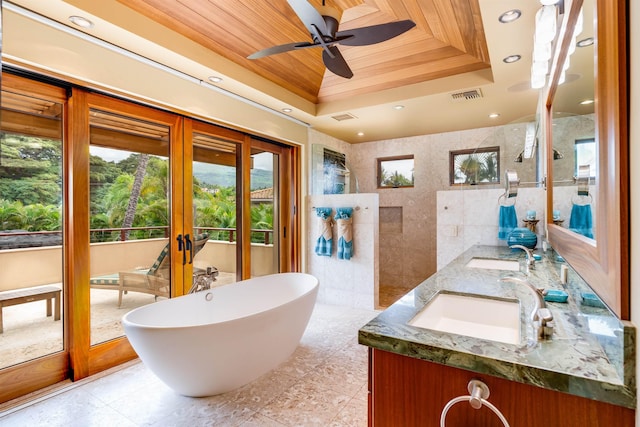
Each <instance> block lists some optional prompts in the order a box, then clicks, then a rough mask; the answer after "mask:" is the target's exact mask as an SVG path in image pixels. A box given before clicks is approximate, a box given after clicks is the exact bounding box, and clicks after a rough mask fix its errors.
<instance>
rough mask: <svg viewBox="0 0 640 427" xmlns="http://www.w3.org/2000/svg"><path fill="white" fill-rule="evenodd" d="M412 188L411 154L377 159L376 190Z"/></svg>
mask: <svg viewBox="0 0 640 427" xmlns="http://www.w3.org/2000/svg"><path fill="white" fill-rule="evenodd" d="M399 187H413V154H411V155H407V156H397V157H384V158H380V159H378V188H399Z"/></svg>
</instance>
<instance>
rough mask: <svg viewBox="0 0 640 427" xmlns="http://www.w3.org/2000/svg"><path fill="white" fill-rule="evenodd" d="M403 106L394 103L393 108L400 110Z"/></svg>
mask: <svg viewBox="0 0 640 427" xmlns="http://www.w3.org/2000/svg"><path fill="white" fill-rule="evenodd" d="M403 108H404V105H394V106H393V109H394V110H402V109H403Z"/></svg>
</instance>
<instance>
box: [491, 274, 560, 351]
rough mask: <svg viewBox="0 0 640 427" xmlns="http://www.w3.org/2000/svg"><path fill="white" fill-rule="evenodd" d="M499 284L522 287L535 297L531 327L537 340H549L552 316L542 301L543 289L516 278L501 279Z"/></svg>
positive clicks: (551, 331) (551, 332) (552, 325)
mask: <svg viewBox="0 0 640 427" xmlns="http://www.w3.org/2000/svg"><path fill="white" fill-rule="evenodd" d="M500 281H501V282H511V283H517V284H520V285H524V286H526V287H527V288H529V289H530V290H531V291H532V292H533V294H534V295H535V296H536V299H535V307H533V310H532V311H531V325H532V326H533V331H534V332H535V336H536V339H537V340H541V339H545V338H550V337H551V335H553V327H554V324H553V314H551V310H549V309H548V308H547V304H546V303H545V301H544V294H545V293H546V291H545V290H544V289H538V288H536V287H535V286H533V285H532V284H531V283H530V282H528V281H527V280H523V279H520V278H518V277H503V278H502V279H500Z"/></svg>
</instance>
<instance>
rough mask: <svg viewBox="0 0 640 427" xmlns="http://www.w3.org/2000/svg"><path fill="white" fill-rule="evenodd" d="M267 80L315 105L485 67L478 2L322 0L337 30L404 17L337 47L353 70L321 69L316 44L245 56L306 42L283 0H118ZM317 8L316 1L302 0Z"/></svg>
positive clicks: (318, 1)
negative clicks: (365, 39) (402, 29)
mask: <svg viewBox="0 0 640 427" xmlns="http://www.w3.org/2000/svg"><path fill="white" fill-rule="evenodd" d="M118 1H119V2H120V3H122V4H123V5H125V6H127V7H130V8H132V9H133V10H135V11H137V12H139V13H142V14H144V15H145V16H147V17H149V18H150V19H152V20H154V21H156V22H158V23H160V24H162V25H164V26H166V27H167V28H169V29H171V30H173V31H175V32H177V33H179V34H182V35H184V36H185V37H187V38H189V39H191V40H193V41H195V42H197V43H199V44H201V45H202V46H204V47H206V48H207V49H210V50H211V51H213V52H215V53H217V54H218V55H221V56H223V57H225V58H227V59H229V60H231V61H233V62H235V63H236V64H239V65H240V66H242V67H244V68H246V69H249V70H251V71H252V72H254V73H256V74H258V75H260V76H262V77H264V78H266V79H268V80H271V81H273V82H274V83H275V84H277V85H279V86H281V87H283V88H285V89H287V90H288V91H290V92H292V93H294V94H296V95H298V96H300V97H302V98H303V99H306V100H308V101H310V102H313V103H316V104H320V103H324V102H332V101H338V100H343V99H347V98H350V97H354V96H358V95H364V94H368V93H373V92H379V91H382V90H386V89H394V88H399V87H402V86H407V85H411V84H415V83H420V82H425V81H428V80H433V79H438V78H443V77H448V76H452V75H457V74H462V73H466V72H470V71H477V70H481V69H485V68H489V67H490V63H489V54H488V50H487V43H486V40H485V35H484V29H483V25H482V19H481V16H480V8H479V5H478V0H326V6H328V7H332V8H334V9H337V10H338V11H339V12H340V13H342V18H341V20H340V27H339V30H346V29H352V28H357V27H363V26H368V25H375V24H382V23H385V22H391V21H396V20H402V19H412V20H413V21H414V22H415V23H416V24H417V25H416V27H415V28H413V29H411V30H409V31H408V32H406V33H404V34H402V35H400V36H398V37H396V38H394V39H392V40H388V41H386V42H383V43H379V44H376V45H372V46H356V47H349V46H340V50H341V52H342V54H343V56H344V57H345V59H346V60H347V63H348V64H349V66H350V67H351V69H352V70H353V72H354V77H353V78H352V79H344V78H342V77H338V76H336V75H334V74H332V73H330V72H325V67H324V64H323V63H322V58H321V50H320V49H303V50H298V51H294V52H288V53H283V54H279V55H274V56H269V57H264V58H261V59H258V60H249V59H246V58H247V56H248V55H250V54H252V53H254V52H256V51H258V50H261V49H264V48H267V47H270V46H274V45H279V44H285V43H291V42H297V41H301V42H303V41H311V39H310V36H309V34H308V33H307V31H306V29H305V27H304V25H303V24H302V23H301V22H300V20H299V19H298V17H297V16H296V14H295V13H294V12H293V10H292V9H291V7H290V6H289V5H288V3H287V2H286V1H285V0H269V1H267V0H118ZM310 3H311V4H313V5H314V6H315V7H316V8H320V7H321V5H322V0H310Z"/></svg>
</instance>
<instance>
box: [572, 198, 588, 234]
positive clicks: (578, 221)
mask: <svg viewBox="0 0 640 427" xmlns="http://www.w3.org/2000/svg"><path fill="white" fill-rule="evenodd" d="M592 221H593V220H592V219H591V205H590V204H586V205H575V204H574V205H573V207H572V208H571V218H570V219H569V229H570V230H571V231H575V232H576V233H579V234H582V235H583V236H585V237H588V238H590V239H593V222H592Z"/></svg>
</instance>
